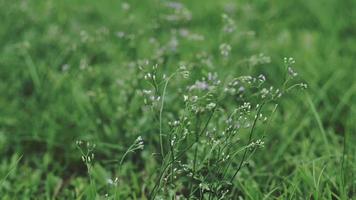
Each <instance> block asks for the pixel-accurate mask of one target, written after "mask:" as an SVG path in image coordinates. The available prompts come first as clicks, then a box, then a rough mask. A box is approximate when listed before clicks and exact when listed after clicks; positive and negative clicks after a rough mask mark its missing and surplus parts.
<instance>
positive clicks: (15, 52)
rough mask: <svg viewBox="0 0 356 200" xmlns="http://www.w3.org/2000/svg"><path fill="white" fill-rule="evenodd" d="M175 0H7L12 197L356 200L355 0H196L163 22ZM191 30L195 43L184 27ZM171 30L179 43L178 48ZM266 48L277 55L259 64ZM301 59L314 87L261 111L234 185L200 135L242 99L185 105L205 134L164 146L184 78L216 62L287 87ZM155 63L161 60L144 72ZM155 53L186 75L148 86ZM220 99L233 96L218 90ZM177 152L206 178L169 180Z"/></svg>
mask: <svg viewBox="0 0 356 200" xmlns="http://www.w3.org/2000/svg"><path fill="white" fill-rule="evenodd" d="M165 2H166V1H161V0H147V1H142V0H132V1H127V3H129V5H130V7H129V9H128V10H125V9H123V5H125V4H123V3H124V2H123V1H120V0H118V1H113V0H111V1H94V0H90V1H84V0H75V1H73V0H72V1H70V0H62V1H54V0H49V1H40V0H30V1H20V0H15V1H8V0H0V19H1V20H0V21H1V23H0V44H1V45H0V94H1V95H0V158H1V159H0V196H1V199H104V198H105V195H106V194H108V198H109V199H149V198H152V196H155V197H156V199H159V197H161V198H162V199H166V198H171V199H174V197H175V196H176V195H184V196H185V197H187V196H189V198H191V199H194V198H195V199H199V198H202V199H208V198H213V197H212V196H211V195H209V194H207V195H205V194H204V195H205V196H204V195H202V193H204V190H203V189H202V191H203V192H199V191H198V190H200V189H201V188H206V187H207V188H210V189H211V187H213V186H214V187H216V188H218V187H219V186H221V187H222V188H223V189H225V188H224V187H226V188H228V189H229V192H228V194H227V196H226V197H225V198H232V199H238V197H241V198H243V199H354V198H356V181H355V180H356V175H355V173H356V160H355V159H356V158H355V155H356V154H355V153H356V148H355V145H354V144H355V142H356V137H355V133H356V125H355V120H356V106H355V104H356V95H355V94H356V81H355V77H356V70H355V64H356V57H355V55H356V20H355V19H356V3H355V1H352V0H344V1H339V0H326V1H323V2H319V1H310V0H309V1H308V0H296V1H283V0H271V1H265V0H259V1H257V0H255V1H247V0H242V1H227V0H221V1H220V0H219V1H216V0H204V1H189V0H185V1H182V2H183V5H184V6H185V9H186V10H183V11H184V12H185V11H187V12H189V13H190V14H191V20H189V19H186V20H184V19H183V20H180V21H176V22H172V21H171V22H169V21H166V20H165V17H167V16H169V15H172V13H173V9H172V8H168V7H167V6H166V3H165ZM223 13H227V14H228V16H230V17H231V18H232V19H233V20H234V22H235V25H236V30H235V32H233V34H224V33H222V31H221V30H222V27H223V26H224V22H223V20H222V17H221V16H222V14H223ZM183 14H184V13H183ZM184 16H185V17H188V18H189V15H183V17H184ZM182 29H184V30H185V29H186V30H189V31H190V32H191V33H194V34H195V35H193V36H191V37H195V38H198V39H196V40H194V38H193V39H189V38H184V37H183V36H180V34H181V32H180V31H182ZM120 32H122V33H124V34H125V36H123V37H120V36H119V35H120ZM183 32H184V31H183ZM174 37H176V38H177V41H178V43H179V45H178V48H177V49H176V51H174V50H171V49H170V48H171V47H172V46H169V45H170V44H171V45H172V43H170V42H172V38H174ZM201 37H203V40H200V39H201ZM152 38H154V42H152V41H153V40H152ZM222 43H227V44H230V45H231V47H232V48H231V52H230V55H229V57H228V59H224V58H222V56H221V55H220V49H219V46H220V45H221V44H222ZM164 45H167V47H168V48H167V49H164V50H163V51H161V49H160V48H161V47H162V46H164ZM173 47H174V43H173ZM173 47H172V48H173ZM260 53H263V54H264V55H266V56H269V57H270V58H271V62H266V63H262V64H256V65H254V64H253V61H254V59H255V58H256V57H258V55H260ZM290 56H291V57H293V58H295V60H296V64H295V65H294V69H295V70H296V71H297V72H298V74H299V79H298V81H299V82H300V81H302V82H306V83H307V84H308V89H307V90H303V91H302V92H301V91H299V90H297V91H295V92H291V93H288V94H287V95H286V96H284V97H283V98H281V99H280V100H278V107H277V109H276V111H275V112H274V113H273V115H272V114H271V113H272V111H273V109H274V106H275V103H276V102H273V103H271V104H268V105H266V107H264V109H265V110H263V111H262V112H263V114H266V115H267V116H268V117H269V120H270V122H269V123H268V125H266V126H262V125H259V124H257V127H256V130H255V131H253V135H252V136H253V137H252V140H253V141H255V140H256V139H263V141H264V148H262V149H259V150H258V151H255V150H256V149H253V151H252V152H250V151H246V152H248V154H246V155H251V156H247V162H248V165H242V168H241V170H238V173H237V176H236V178H235V179H233V180H232V181H231V183H230V182H229V183H225V182H223V181H221V179H220V178H221V177H220V176H219V174H218V175H216V177H215V176H212V177H214V178H211V180H210V179H209V177H210V176H208V175H211V174H214V172H215V171H219V170H220V168H217V169H216V168H214V167H219V165H214V164H213V163H214V162H215V161H216V160H214V159H215V158H219V156H220V155H216V154H215V149H213V148H210V146H208V144H205V142H207V141H205V139H203V138H196V137H198V136H199V134H197V133H199V132H202V133H205V131H213V129H214V128H216V129H217V130H218V132H219V131H220V130H222V129H223V125H222V124H223V123H224V120H226V115H224V114H227V113H231V112H232V111H233V110H234V109H235V108H236V107H238V106H239V105H240V104H241V103H242V101H240V100H238V101H233V100H232V99H224V101H221V102H218V101H216V102H215V103H217V102H218V103H217V105H218V106H219V109H217V111H216V113H214V112H215V110H214V111H209V112H208V113H205V114H202V115H196V116H195V115H193V114H191V113H190V114H189V115H187V117H188V118H189V120H191V122H192V124H193V125H195V126H196V127H191V129H192V130H193V131H192V132H193V133H195V136H193V135H192V136H191V138H190V137H188V139H187V141H185V142H186V143H182V144H184V145H186V146H188V147H189V145H190V144H192V146H191V148H190V149H189V150H187V151H186V152H184V154H182V157H179V152H183V150H182V149H178V148H177V149H174V150H171V149H170V145H169V142H166V143H165V141H171V140H172V139H173V138H169V137H168V136H169V135H170V136H173V135H174V133H173V134H167V133H166V132H168V131H172V132H174V129H170V128H169V126H168V121H174V120H175V119H177V118H179V117H180V116H183V115H185V114H186V113H189V112H188V111H187V110H186V108H188V107H185V105H186V104H184V102H182V100H183V95H185V94H186V93H187V91H186V88H187V86H189V85H191V84H194V82H195V81H196V80H201V77H205V76H207V75H208V73H209V72H216V73H217V74H218V75H219V76H218V77H219V78H220V80H221V81H222V83H227V82H228V81H229V80H231V79H232V78H233V77H238V76H242V75H251V76H258V75H259V74H264V75H266V77H267V81H266V82H267V83H266V84H268V85H273V86H275V87H278V86H280V85H282V84H283V81H284V77H285V76H284V73H285V71H284V66H283V58H284V57H290ZM144 59H148V60H150V63H149V65H148V66H147V67H146V68H145V70H146V71H145V70H144V72H142V71H140V70H139V69H138V66H141V65H142V66H144V65H145V64H144V62H143V60H144ZM156 63H157V64H159V65H158V66H159V67H158V71H157V73H158V75H157V76H162V74H163V73H165V74H166V75H167V76H169V75H171V74H173V73H174V72H175V71H176V70H177V69H178V67H179V66H181V65H182V64H185V65H186V66H187V69H185V70H188V71H189V74H190V75H189V78H187V79H185V78H183V77H182V76H181V71H179V72H177V75H176V76H174V77H172V78H171V79H170V81H169V82H168V81H165V79H163V81H162V83H160V84H159V83H157V85H155V83H152V85H153V88H151V86H150V85H149V84H148V83H147V81H145V80H144V74H145V73H147V70H148V69H149V70H151V67H152V66H153V65H154V64H156ZM150 72H151V71H150ZM151 73H152V72H151ZM184 73H187V72H186V71H184ZM155 87H157V88H155ZM154 88H155V89H156V92H157V94H161V95H162V93H163V95H162V97H161V100H160V101H157V102H156V104H155V102H153V103H154V105H152V106H145V104H144V99H145V98H144V96H143V95H142V90H144V89H145V90H147V89H152V90H154ZM218 88H219V87H218ZM163 91H164V92H163ZM252 91H253V90H252ZM198 95H199V94H198ZM209 95H212V96H209V98H212V99H214V98H218V97H220V96H224V94H223V93H219V90H218V92H216V93H215V92H212V94H209ZM214 95H216V96H214ZM219 95H220V96H219ZM209 98H208V97H207V98H206V99H203V100H202V102H199V103H205V104H207V103H209V102H210V101H212V100H211V99H209ZM224 98H225V96H224ZM226 98H227V97H226ZM256 101H257V103H261V102H258V100H256V99H254V98H252V97H251V102H253V103H256ZM211 113H214V114H211ZM210 115H212V116H210ZM205 123H206V127H204V125H205ZM187 127H188V125H187ZM249 132H250V131H249V130H245V131H242V132H241V133H239V134H241V135H239V137H241V138H240V139H241V141H239V143H237V145H236V146H237V147H234V148H238V149H242V150H241V153H239V154H237V155H238V159H236V160H233V161H232V163H231V166H232V167H230V168H228V169H229V170H228V171H227V172H226V174H227V175H229V176H230V177H231V175H232V174H234V172H235V170H236V169H237V168H238V166H239V163H243V162H240V161H241V158H242V155H243V152H244V151H243V150H244V146H245V145H248V144H249V143H247V142H248V137H249ZM251 133H252V131H251ZM138 136H142V138H143V141H144V148H143V149H142V150H141V147H140V146H137V145H138V144H137V143H136V142H135V140H136V138H137V137H138ZM77 140H82V141H88V142H90V143H91V144H95V145H96V148H95V150H94V154H95V157H94V159H93V161H90V162H88V160H86V161H85V162H84V163H83V161H82V159H81V157H82V155H83V154H84V155H85V156H91V154H88V155H86V150H88V149H87V147H86V145H85V144H84V146H83V145H81V146H80V149H81V150H78V148H77V147H78V146H77V145H76V141H77ZM161 140H162V141H163V142H160V141H161ZM231 143H232V141H231ZM135 145H136V146H135ZM161 145H162V146H163V147H162V148H161ZM214 148H215V147H214ZM216 148H217V149H218V146H217V147H216ZM89 150H91V149H89ZM210 150H211V151H210ZM81 151H82V152H81ZM125 152H126V153H125ZM161 152H163V155H166V157H164V156H163V155H162V153H161ZM172 152H173V153H172ZM174 152H177V154H174ZM89 153H91V152H89ZM209 153H210V154H209ZM250 153H251V154H250ZM252 154H253V156H252ZM124 155H125V156H124ZM123 156H124V157H123ZM209 156H211V157H209ZM206 157H207V158H209V159H206V160H204V158H206ZM243 157H245V156H243ZM175 159H176V160H175ZM179 159H180V160H181V161H182V162H185V163H186V164H187V165H188V168H189V167H191V168H189V169H191V171H192V172H193V174H194V175H196V176H199V175H203V174H204V173H205V171H204V170H207V171H208V172H206V174H207V175H206V176H207V177H208V178H206V179H204V177H199V178H196V179H194V178H193V179H190V178H189V177H185V176H184V175H181V177H182V178H181V179H177V180H176V181H175V180H173V179H172V180H167V181H166V182H167V183H166V182H165V180H163V179H162V182H161V181H159V179H158V178H159V175H160V171H161V170H162V169H163V166H167V168H168V170H167V171H170V172H172V173H173V174H174V167H177V168H179V167H181V166H180V165H179V164H178V161H177V160H179ZM120 160H121V161H122V162H120ZM170 162H172V163H173V164H169V163H170ZM210 162H211V163H212V164H211V165H210V164H209V163H210ZM207 163H208V164H207ZM234 169H235V170H234ZM171 170H172V171H171ZM88 172H89V173H88ZM170 172H167V173H170ZM165 175H167V174H165ZM165 175H163V176H162V177H163V178H164V177H165ZM177 176H179V175H177ZM115 177H118V182H117V183H116V182H115ZM110 178H111V179H113V181H114V182H113V183H112V184H109V183H108V181H107V180H108V179H110ZM166 178H167V179H170V178H171V177H169V176H168V175H167V177H166ZM157 180H158V183H159V184H158V185H157ZM202 180H204V181H202ZM199 181H201V183H202V186H201V188H200V189H198V188H199V187H197V191H198V192H197V191H195V192H194V188H195V187H196V186H198V185H199V183H200V182H199ZM168 182H170V183H168ZM214 184H215V185H214ZM224 184H226V185H224ZM155 187H158V188H160V189H157V190H155V189H154V188H155ZM223 189H221V190H219V192H221V191H224V190H223ZM152 194H154V195H152Z"/></svg>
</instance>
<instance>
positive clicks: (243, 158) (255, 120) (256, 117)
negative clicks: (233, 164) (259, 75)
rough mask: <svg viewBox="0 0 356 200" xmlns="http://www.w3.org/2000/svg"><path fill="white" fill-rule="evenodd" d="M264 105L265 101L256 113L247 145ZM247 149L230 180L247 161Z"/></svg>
mask: <svg viewBox="0 0 356 200" xmlns="http://www.w3.org/2000/svg"><path fill="white" fill-rule="evenodd" d="M263 105H264V102H263V103H262V104H261V106H260V107H259V108H258V111H257V114H256V116H255V119H254V121H253V124H252V128H251V131H250V135H249V138H248V142H247V145H246V146H248V145H249V144H250V143H251V140H252V135H253V132H254V130H255V127H256V124H257V119H258V116H259V115H260V113H261V110H262V107H263ZM247 151H248V148H246V149H245V151H244V154H243V156H242V159H241V161H240V164H239V166H238V168H237V170H236V171H235V173H234V175H233V176H232V177H231V179H230V182H232V181H233V180H234V179H235V177H236V175H237V173H239V171H240V170H241V168H242V165H243V163H244V162H245V158H246V155H247Z"/></svg>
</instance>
